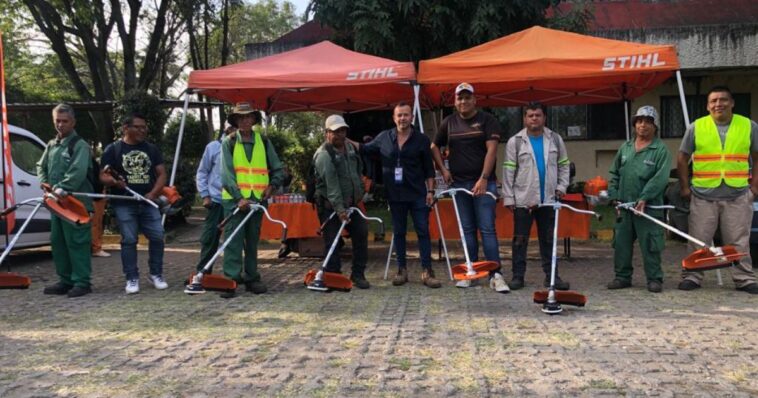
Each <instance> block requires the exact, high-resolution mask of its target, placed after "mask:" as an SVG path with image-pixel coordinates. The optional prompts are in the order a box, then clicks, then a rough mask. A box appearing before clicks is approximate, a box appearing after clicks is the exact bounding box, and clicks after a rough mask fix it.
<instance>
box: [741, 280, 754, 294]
mask: <svg viewBox="0 0 758 398" xmlns="http://www.w3.org/2000/svg"><path fill="white" fill-rule="evenodd" d="M737 290H739V291H741V292H747V293H750V294H758V283H751V284H749V285H745V286H743V287H738V288H737Z"/></svg>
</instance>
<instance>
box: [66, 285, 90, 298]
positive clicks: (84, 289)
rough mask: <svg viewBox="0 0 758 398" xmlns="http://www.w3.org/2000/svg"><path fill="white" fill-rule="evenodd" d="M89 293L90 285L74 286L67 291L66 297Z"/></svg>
mask: <svg viewBox="0 0 758 398" xmlns="http://www.w3.org/2000/svg"><path fill="white" fill-rule="evenodd" d="M90 293H92V287H90V286H74V288H73V289H71V290H69V291H68V297H69V298H74V297H81V296H84V295H86V294H90Z"/></svg>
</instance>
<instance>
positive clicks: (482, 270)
mask: <svg viewBox="0 0 758 398" xmlns="http://www.w3.org/2000/svg"><path fill="white" fill-rule="evenodd" d="M499 267H500V264H498V263H496V262H495V261H477V262H475V263H473V264H472V268H473V269H474V273H473V274H469V272H468V267H467V266H466V264H465V263H464V264H458V265H456V266H454V267H453V268H452V271H453V279H455V280H458V281H463V280H474V279H482V278H486V277H488V276H489V275H490V271H494V270H496V269H498V268H499Z"/></svg>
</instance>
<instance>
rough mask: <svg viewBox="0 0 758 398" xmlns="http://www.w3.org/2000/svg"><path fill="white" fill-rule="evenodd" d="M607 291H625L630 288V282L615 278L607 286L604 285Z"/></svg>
mask: <svg viewBox="0 0 758 398" xmlns="http://www.w3.org/2000/svg"><path fill="white" fill-rule="evenodd" d="M606 287H607V288H608V289H611V290H615V289H625V288H627V287H632V282H631V281H627V280H624V279H619V278H616V279H614V280H612V281H611V283H609V284H608V285H606Z"/></svg>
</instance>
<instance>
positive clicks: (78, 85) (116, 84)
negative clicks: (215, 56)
mask: <svg viewBox="0 0 758 398" xmlns="http://www.w3.org/2000/svg"><path fill="white" fill-rule="evenodd" d="M8 1H9V4H12V5H16V6H18V5H20V3H22V4H23V5H24V6H26V8H27V9H28V11H29V13H30V14H31V19H32V20H33V21H34V23H35V24H36V26H37V28H38V29H39V30H40V32H41V33H42V34H43V35H44V36H45V37H46V38H47V40H48V42H49V46H50V49H51V50H52V51H53V52H54V53H55V55H56V57H57V59H58V61H59V63H60V67H61V69H62V70H63V72H64V73H65V75H66V77H67V78H68V80H69V81H70V83H71V85H72V86H73V89H74V91H75V93H76V94H77V96H78V98H79V99H80V100H85V101H112V100H114V99H116V98H118V97H120V96H121V95H122V94H124V93H126V92H128V91H129V90H132V89H139V90H143V91H147V90H148V89H150V88H155V86H154V84H153V83H154V82H155V81H157V80H160V81H161V84H159V87H157V88H158V92H160V91H161V90H162V89H164V90H165V88H166V87H167V86H168V83H169V82H171V81H172V78H171V77H168V78H166V76H165V74H166V73H168V71H169V70H170V69H171V68H169V67H168V65H169V64H171V63H172V62H173V60H174V57H175V55H174V53H173V51H174V50H175V49H176V43H177V40H178V37H179V35H180V34H181V33H182V31H181V28H183V27H184V24H183V21H182V20H181V19H180V17H178V16H177V15H175V14H173V13H172V12H171V11H172V10H171V8H170V5H171V3H172V1H170V0H160V1H156V2H155V3H152V2H151V3H145V4H151V5H147V6H145V7H143V2H142V1H139V0H125V1H124V2H122V1H119V0H110V1H109V2H106V1H103V0H91V1H90V0H8ZM114 35H115V37H116V38H118V40H119V44H120V51H119V52H112V51H111V50H110V47H109V46H111V45H112V44H113V42H112V40H111V39H112V37H113V36H114ZM143 36H144V37H145V38H146V43H147V44H146V45H144V47H142V46H138V42H140V41H142V37H143ZM138 37H139V40H138ZM174 72H175V73H176V75H178V73H179V72H178V71H176V70H174ZM173 78H174V79H175V76H174V77H173ZM92 116H93V119H94V121H95V125H96V126H97V130H98V131H99V139H100V141H102V142H109V141H110V133H111V132H112V131H113V125H112V123H111V117H110V115H109V114H108V113H100V112H97V113H92Z"/></svg>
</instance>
